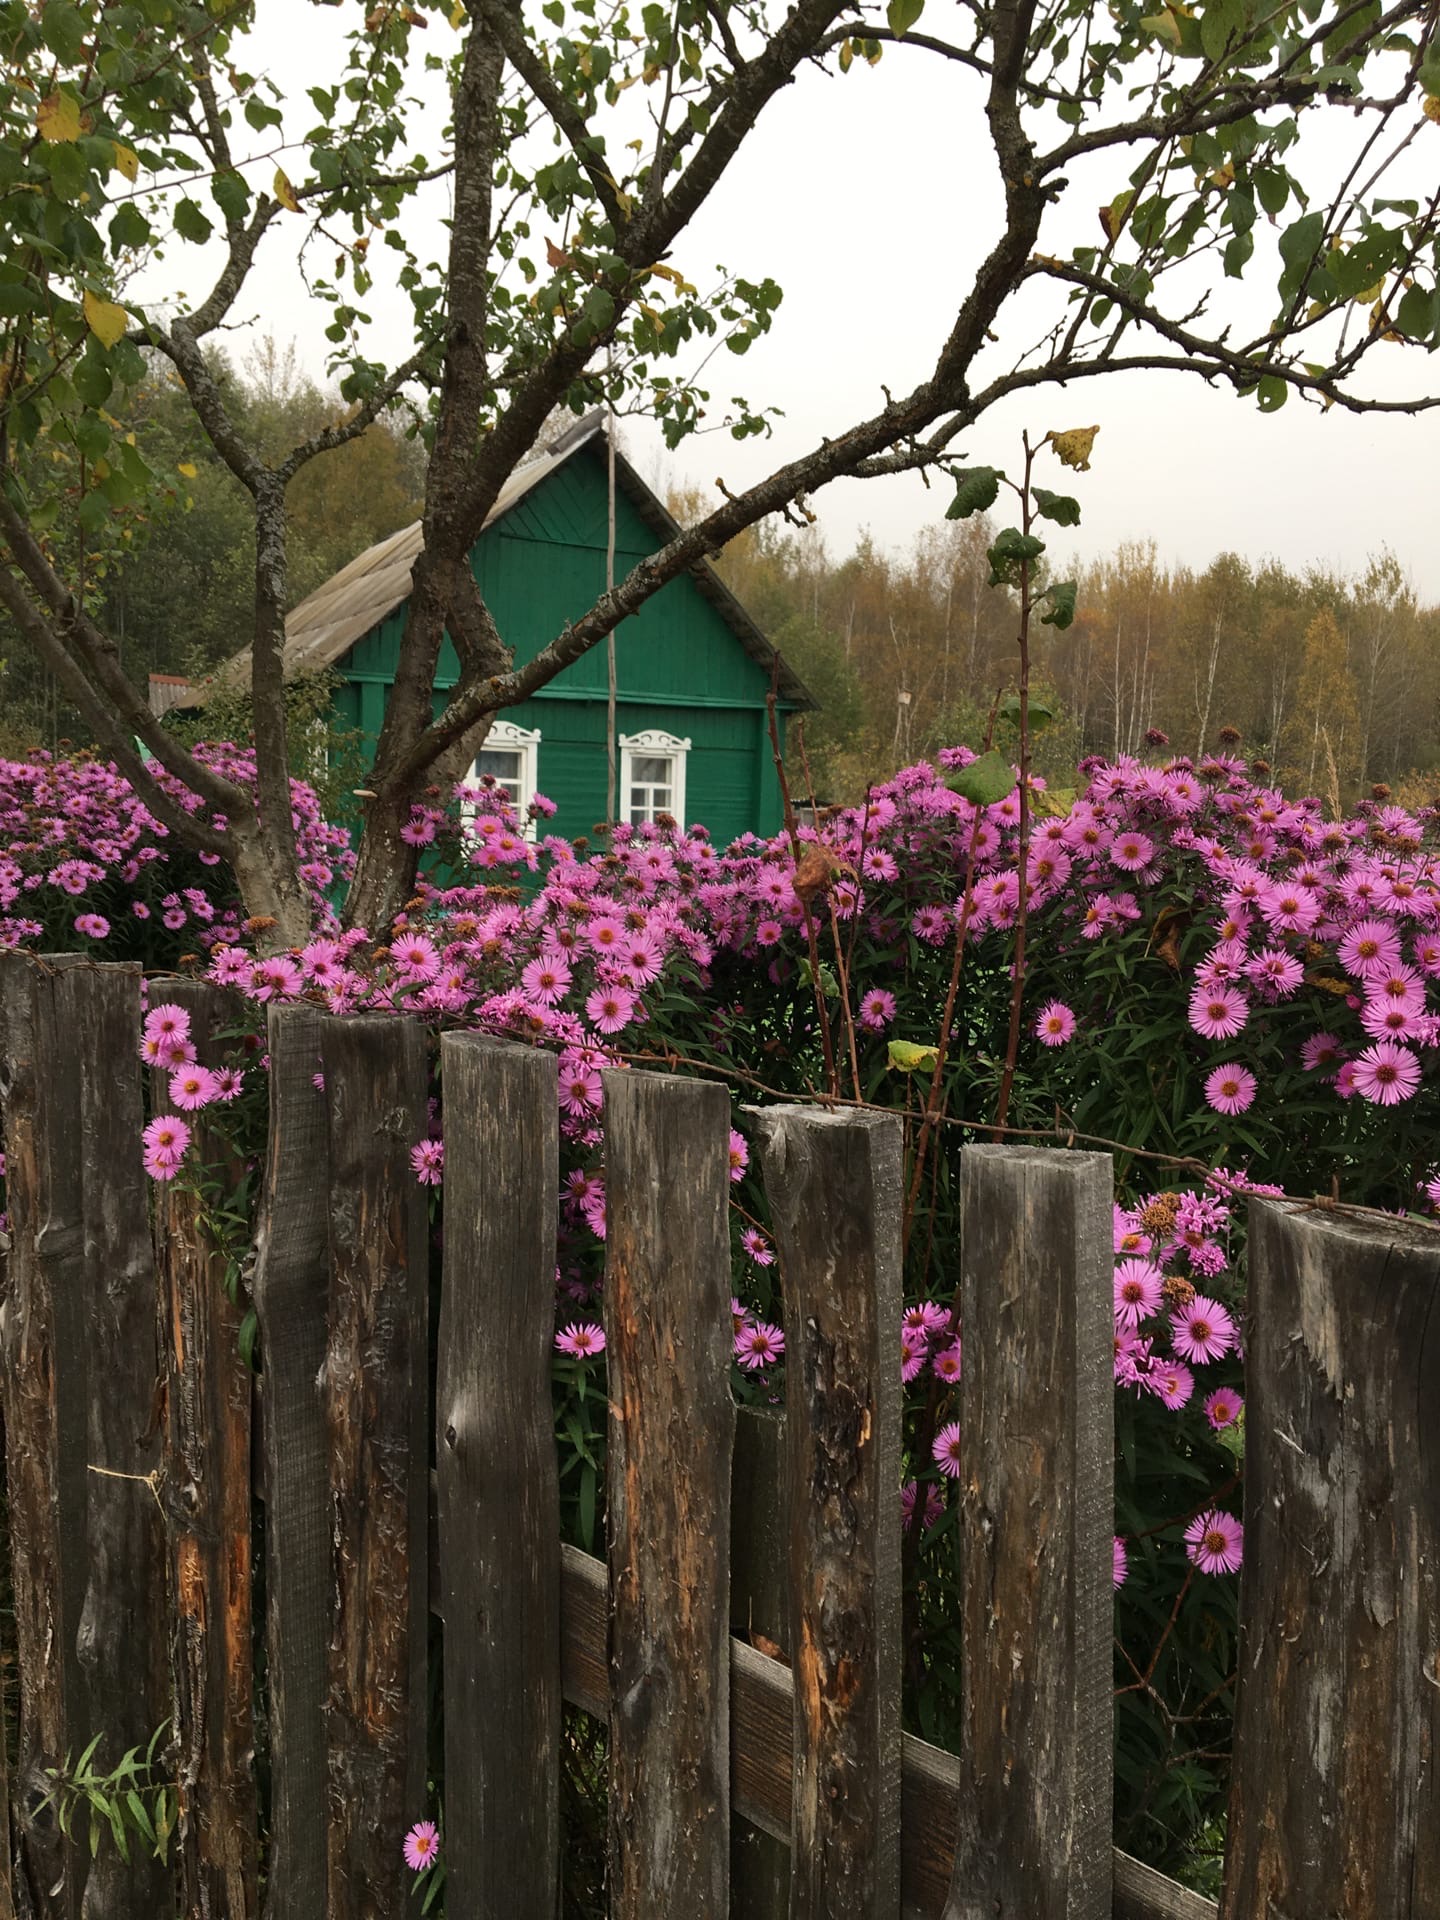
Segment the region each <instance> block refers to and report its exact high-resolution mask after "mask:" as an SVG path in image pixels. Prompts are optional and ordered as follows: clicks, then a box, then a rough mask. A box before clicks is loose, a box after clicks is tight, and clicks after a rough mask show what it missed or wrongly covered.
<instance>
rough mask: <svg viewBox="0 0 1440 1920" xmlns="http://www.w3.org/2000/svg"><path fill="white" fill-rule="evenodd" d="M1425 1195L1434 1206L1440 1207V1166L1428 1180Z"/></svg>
mask: <svg viewBox="0 0 1440 1920" xmlns="http://www.w3.org/2000/svg"><path fill="white" fill-rule="evenodd" d="M1425 1197H1426V1199H1427V1200H1428V1201H1429V1202H1430V1204H1431V1206H1432V1207H1440V1168H1437V1169H1435V1170H1434V1171H1433V1172H1432V1173H1431V1174H1430V1176H1429V1178H1428V1179H1427V1180H1426V1182H1425Z"/></svg>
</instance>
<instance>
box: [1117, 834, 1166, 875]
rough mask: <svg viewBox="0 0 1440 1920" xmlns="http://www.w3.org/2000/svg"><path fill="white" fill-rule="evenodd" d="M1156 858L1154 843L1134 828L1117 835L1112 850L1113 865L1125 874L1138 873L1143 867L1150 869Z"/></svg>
mask: <svg viewBox="0 0 1440 1920" xmlns="http://www.w3.org/2000/svg"><path fill="white" fill-rule="evenodd" d="M1154 857H1155V843H1154V841H1153V840H1151V839H1150V838H1149V836H1148V835H1146V834H1143V833H1137V832H1135V830H1134V829H1133V828H1131V829H1129V830H1127V831H1126V832H1124V833H1117V834H1116V836H1115V839H1114V841H1113V843H1112V845H1111V848H1110V859H1111V861H1112V863H1113V864H1114V865H1115V866H1117V867H1119V868H1120V869H1121V871H1122V872H1124V873H1138V872H1139V871H1140V869H1141V868H1142V867H1148V866H1149V864H1150V862H1151V861H1152V860H1153V859H1154Z"/></svg>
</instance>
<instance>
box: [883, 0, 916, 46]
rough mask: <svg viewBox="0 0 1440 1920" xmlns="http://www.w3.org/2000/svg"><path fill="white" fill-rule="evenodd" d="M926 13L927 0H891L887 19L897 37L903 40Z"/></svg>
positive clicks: (887, 8) (886, 12)
mask: <svg viewBox="0 0 1440 1920" xmlns="http://www.w3.org/2000/svg"><path fill="white" fill-rule="evenodd" d="M924 11H925V0H890V4H889V6H888V7H886V9H885V18H886V20H887V21H888V22H889V23H890V31H891V32H892V33H893V34H894V35H895V37H896V38H897V39H903V38H904V36H905V35H906V34H907V33H908V32H909V31H910V29H911V27H913V26H914V24H915V22H916V21H917V20H918V19H919V18H920V16H921V14H922V13H923V12H924Z"/></svg>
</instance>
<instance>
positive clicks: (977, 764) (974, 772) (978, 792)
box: [945, 748, 1016, 807]
mask: <svg viewBox="0 0 1440 1920" xmlns="http://www.w3.org/2000/svg"><path fill="white" fill-rule="evenodd" d="M945 784H946V786H947V787H949V789H950V791H951V792H952V793H958V794H959V796H960V798H961V799H962V800H968V801H969V802H970V804H971V806H972V807H993V806H994V805H995V803H996V802H997V801H999V800H1003V799H1004V798H1005V796H1006V794H1007V793H1013V792H1014V791H1015V786H1016V778H1015V769H1014V768H1013V767H1012V766H1011V764H1010V762H1009V761H1008V760H1007V759H1006V758H1005V756H1004V754H1002V753H996V752H995V750H994V749H993V748H992V749H991V750H990V752H989V753H982V754H981V755H980V758H979V759H978V760H972V761H971V762H970V764H969V766H968V767H955V768H954V769H953V770H952V771H951V772H950V773H948V774H947V775H946V776H945Z"/></svg>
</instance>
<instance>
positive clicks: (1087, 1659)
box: [946, 1146, 1113, 1920]
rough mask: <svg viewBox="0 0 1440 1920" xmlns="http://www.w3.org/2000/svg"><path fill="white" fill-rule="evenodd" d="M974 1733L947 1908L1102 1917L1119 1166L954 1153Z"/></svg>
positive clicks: (968, 1683)
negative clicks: (1115, 1178)
mask: <svg viewBox="0 0 1440 1920" xmlns="http://www.w3.org/2000/svg"><path fill="white" fill-rule="evenodd" d="M960 1189H961V1223H962V1227H961V1230H962V1236H963V1250H962V1256H961V1287H962V1294H961V1330H962V1335H963V1340H964V1371H963V1374H962V1377H961V1389H960V1432H961V1449H962V1453H961V1460H962V1474H961V1482H960V1485H961V1515H960V1518H961V1530H960V1566H961V1585H962V1598H961V1627H962V1634H963V1642H962V1645H963V1652H962V1676H963V1677H962V1706H961V1715H962V1737H961V1741H960V1780H961V1786H960V1796H959V1824H958V1835H957V1844H956V1853H955V1866H954V1872H953V1875H952V1878H951V1883H950V1901H949V1905H948V1906H947V1908H946V1920H982V1917H983V1920H990V1916H992V1915H993V1914H995V1913H997V1912H998V1913H1006V1914H1009V1913H1017V1914H1018V1913H1024V1914H1026V1915H1027V1916H1029V1920H1109V1916H1110V1911H1111V1869H1110V1808H1111V1767H1112V1751H1111V1742H1112V1733H1111V1723H1112V1716H1113V1708H1112V1704H1111V1685H1112V1682H1111V1655H1110V1640H1111V1607H1112V1602H1111V1585H1110V1562H1111V1549H1110V1542H1111V1531H1112V1521H1111V1517H1110V1516H1111V1508H1112V1503H1113V1491H1112V1475H1113V1466H1112V1458H1113V1441H1112V1437H1111V1425H1112V1420H1113V1407H1112V1399H1113V1384H1112V1361H1111V1342H1112V1336H1113V1322H1112V1313H1111V1273H1112V1262H1111V1253H1110V1248H1111V1217H1110V1207H1111V1193H1112V1182H1111V1170H1110V1159H1109V1156H1108V1155H1106V1154H1090V1153H1073V1152H1068V1151H1065V1150H1063V1149H1055V1148H1036V1147H980V1146H976V1147H967V1148H966V1149H965V1151H964V1153H963V1154H962V1155H961V1162H960Z"/></svg>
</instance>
